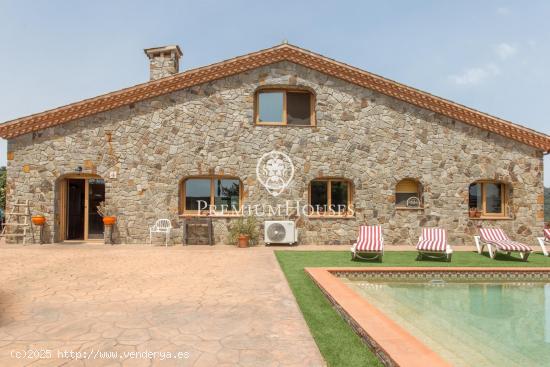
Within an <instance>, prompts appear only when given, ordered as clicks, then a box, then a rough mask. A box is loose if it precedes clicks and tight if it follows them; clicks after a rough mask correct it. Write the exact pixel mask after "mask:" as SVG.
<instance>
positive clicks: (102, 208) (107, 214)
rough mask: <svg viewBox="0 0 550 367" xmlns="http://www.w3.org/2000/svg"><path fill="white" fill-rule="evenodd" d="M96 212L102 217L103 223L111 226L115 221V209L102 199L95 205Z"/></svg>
mask: <svg viewBox="0 0 550 367" xmlns="http://www.w3.org/2000/svg"><path fill="white" fill-rule="evenodd" d="M97 214H99V215H100V216H101V217H102V218H103V224H105V225H106V226H112V225H113V224H115V223H116V217H115V210H114V208H113V206H112V205H109V204H105V202H104V201H102V202H101V203H99V205H98V206H97Z"/></svg>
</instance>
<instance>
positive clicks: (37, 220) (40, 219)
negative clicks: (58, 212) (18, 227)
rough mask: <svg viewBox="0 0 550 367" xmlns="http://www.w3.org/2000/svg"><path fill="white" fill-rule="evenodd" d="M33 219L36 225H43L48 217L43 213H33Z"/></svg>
mask: <svg viewBox="0 0 550 367" xmlns="http://www.w3.org/2000/svg"><path fill="white" fill-rule="evenodd" d="M31 220H32V224H34V225H35V226H43V225H44V223H46V217H45V216H43V215H33V216H32V217H31Z"/></svg>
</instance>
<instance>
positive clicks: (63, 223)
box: [59, 173, 105, 242]
mask: <svg viewBox="0 0 550 367" xmlns="http://www.w3.org/2000/svg"><path fill="white" fill-rule="evenodd" d="M90 179H102V180H105V179H104V178H103V177H101V176H99V175H95V174H92V173H75V174H68V175H65V176H63V177H62V178H61V179H60V182H59V199H60V200H59V220H60V222H59V235H60V236H59V240H60V241H62V242H63V241H64V242H82V241H89V242H100V241H103V240H101V239H97V238H94V239H88V227H89V225H88V221H89V213H88V206H89V200H90V198H89V194H90V187H89V180H90ZM67 180H84V238H83V239H82V240H68V239H67V232H68V230H69V227H68V225H67V204H68V202H67V193H68V192H67ZM104 182H105V181H104Z"/></svg>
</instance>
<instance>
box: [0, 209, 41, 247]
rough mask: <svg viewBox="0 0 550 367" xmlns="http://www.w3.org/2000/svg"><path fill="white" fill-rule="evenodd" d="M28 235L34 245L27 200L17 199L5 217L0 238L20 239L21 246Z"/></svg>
mask: <svg viewBox="0 0 550 367" xmlns="http://www.w3.org/2000/svg"><path fill="white" fill-rule="evenodd" d="M28 233H30V234H31V237H32V243H34V230H33V228H32V220H31V208H30V204H29V201H28V200H20V199H17V201H16V202H15V204H12V209H11V212H9V213H8V214H7V215H6V222H5V223H4V228H2V233H0V238H2V237H4V238H8V237H22V238H23V245H24V244H26V241H27V234H28Z"/></svg>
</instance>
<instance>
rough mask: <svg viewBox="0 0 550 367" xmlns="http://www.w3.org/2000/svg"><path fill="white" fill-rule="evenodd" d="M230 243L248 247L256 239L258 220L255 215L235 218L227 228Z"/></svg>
mask: <svg viewBox="0 0 550 367" xmlns="http://www.w3.org/2000/svg"><path fill="white" fill-rule="evenodd" d="M229 237H230V240H231V243H234V244H236V245H237V246H238V247H248V246H250V244H254V243H256V241H257V240H258V221H257V220H256V218H255V217H253V216H250V217H246V218H239V219H237V220H236V221H235V222H234V223H233V224H232V225H231V229H230V230H229Z"/></svg>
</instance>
